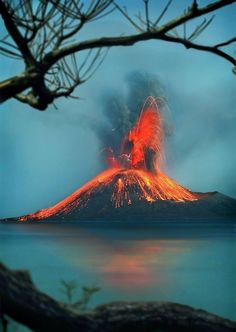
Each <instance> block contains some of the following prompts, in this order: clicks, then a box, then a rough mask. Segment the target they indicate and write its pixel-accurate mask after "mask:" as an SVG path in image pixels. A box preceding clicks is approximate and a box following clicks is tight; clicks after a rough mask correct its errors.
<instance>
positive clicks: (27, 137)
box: [0, 0, 236, 217]
mask: <svg viewBox="0 0 236 332" xmlns="http://www.w3.org/2000/svg"><path fill="white" fill-rule="evenodd" d="M164 2H165V1H158V3H157V1H154V0H153V1H152V5H153V7H152V13H153V15H154V14H155V13H156V12H157V11H160V5H162V4H163V3H164ZM208 2H209V1H199V3H200V4H202V5H205V4H206V3H208ZM120 3H122V2H121V1H120ZM123 3H126V5H127V7H128V8H129V10H130V13H131V14H132V13H137V11H138V3H142V2H141V1H139V0H137V1H125V2H124V1H123ZM187 3H189V1H174V4H173V7H172V9H171V10H170V12H169V13H168V16H167V17H166V19H168V18H171V17H174V16H175V15H176V14H178V13H180V12H181V11H182V8H183V7H184V5H185V4H187ZM180 4H181V5H180ZM235 20H236V5H235V4H234V5H233V6H230V7H228V8H224V9H222V10H220V11H217V12H216V17H215V19H214V22H213V23H212V24H211V25H210V26H209V28H208V30H207V31H205V33H204V34H203V35H202V36H201V37H200V39H199V41H200V42H206V43H207V42H209V41H210V42H209V43H211V42H212V43H215V42H219V41H221V40H224V39H228V38H230V37H233V35H234V34H235ZM164 21H165V20H164ZM164 21H163V22H164ZM0 24H1V31H0V32H2V31H3V23H2V22H0ZM191 24H192V23H191ZM190 28H191V25H190V26H189V29H190ZM127 31H129V32H132V28H131V27H130V26H129V25H128V23H127V22H126V21H125V20H124V18H123V17H121V16H120V15H119V14H118V13H117V14H115V13H114V14H112V15H111V16H108V17H105V18H104V19H103V20H101V21H97V22H96V23H93V24H91V26H88V27H87V28H86V29H85V31H84V33H83V34H81V39H86V38H92V37H95V36H98V35H100V36H105V35H120V34H121V33H123V32H127ZM231 49H232V50H233V52H234V55H235V53H236V46H231ZM0 66H1V72H0V79H5V78H8V77H10V76H12V75H14V74H17V73H20V70H21V68H22V66H21V64H20V63H19V62H17V61H16V62H15V61H9V60H8V59H6V58H4V57H1V62H0ZM134 70H140V71H146V72H147V73H152V74H154V75H157V77H159V79H160V81H161V82H162V84H163V85H164V87H165V90H166V95H167V97H168V100H169V107H170V110H171V114H172V119H173V120H172V121H173V124H174V128H175V130H174V133H173V135H172V136H171V137H169V138H168V140H167V157H168V173H169V175H170V176H171V177H172V178H174V179H175V180H177V181H179V182H180V183H182V184H183V185H185V186H187V187H189V188H190V189H192V190H196V191H214V190H217V191H221V192H223V193H225V194H228V195H231V196H233V197H236V177H235V167H236V157H235V142H236V140H235V139H236V131H235V120H236V109H235V108H236V107H235V105H236V76H235V75H233V74H232V66H231V64H230V63H228V62H226V61H225V60H223V59H221V58H219V57H217V56H215V55H212V54H208V53H203V52H199V51H194V50H186V49H184V48H183V47H182V46H179V45H174V44H169V43H165V42H159V41H150V42H145V43H144V42H143V43H139V44H136V45H135V46H133V47H128V48H124V47H118V48H113V49H111V50H110V51H109V54H108V56H107V58H106V60H105V62H104V63H103V65H102V66H101V67H100V68H99V69H98V71H97V72H96V73H95V75H94V76H93V77H92V78H91V79H90V80H89V81H88V82H86V83H85V84H84V85H81V86H79V88H78V89H77V91H76V92H77V94H78V95H79V96H80V98H81V99H80V100H67V99H60V100H58V101H57V102H56V105H57V108H58V109H57V110H56V109H54V107H52V106H50V107H49V108H48V110H47V111H46V112H39V111H37V110H34V109H32V108H30V107H29V106H26V105H23V104H21V103H19V102H17V101H14V100H10V101H8V102H6V103H4V104H2V105H0V108H1V110H0V158H1V160H0V181H1V193H0V217H7V216H16V215H21V214H25V213H28V212H32V211H34V210H38V209H40V208H43V207H47V206H49V205H51V204H54V203H56V202H57V201H59V200H60V199H62V198H64V197H65V196H67V195H68V194H70V193H71V192H73V191H74V190H75V189H76V188H77V187H79V186H80V185H82V184H83V183H85V182H86V181H87V180H89V179H90V178H91V177H92V176H95V175H96V174H97V173H98V172H99V171H100V170H101V167H102V166H101V165H100V163H99V155H100V153H101V152H100V147H99V141H98V140H97V138H96V135H95V134H94V132H93V131H92V129H91V126H90V125H89V124H90V123H91V122H93V123H94V124H97V125H99V123H102V121H103V120H104V119H103V115H102V106H103V105H102V96H103V95H104V94H106V93H109V92H110V90H111V88H112V89H115V90H117V91H118V92H121V93H124V94H125V93H126V89H127V86H126V83H125V77H126V76H127V75H128V74H129V73H130V72H131V71H134Z"/></svg>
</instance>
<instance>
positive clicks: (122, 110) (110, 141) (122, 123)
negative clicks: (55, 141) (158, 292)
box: [93, 71, 173, 160]
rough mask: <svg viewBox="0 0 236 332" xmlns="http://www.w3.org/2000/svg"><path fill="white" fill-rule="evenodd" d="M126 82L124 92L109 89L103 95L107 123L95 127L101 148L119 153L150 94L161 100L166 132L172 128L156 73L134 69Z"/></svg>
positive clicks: (160, 106) (160, 105) (169, 131)
mask: <svg viewBox="0 0 236 332" xmlns="http://www.w3.org/2000/svg"><path fill="white" fill-rule="evenodd" d="M125 83H126V89H125V90H124V92H123V93H121V92H120V91H119V92H118V91H116V90H110V91H106V95H105V96H103V99H102V104H103V106H102V113H103V115H104V117H105V120H104V123H103V124H101V125H99V126H98V125H97V124H96V125H94V128H93V129H94V131H95V132H96V135H97V137H98V139H99V141H100V145H101V150H102V151H104V152H105V151H106V149H107V148H111V149H112V150H113V152H114V153H115V154H116V155H117V154H118V153H119V149H120V142H121V139H122V137H123V136H124V135H125V134H126V133H127V131H128V130H130V129H131V128H132V127H133V126H134V124H135V122H136V120H137V118H138V116H139V114H140V111H141V110H142V106H143V104H144V102H145V100H146V98H147V97H148V96H153V97H154V98H157V100H158V106H159V108H160V110H161V113H162V117H163V120H164V129H165V133H166V135H170V134H171V132H172V130H173V129H172V128H173V126H172V121H171V117H170V114H169V111H168V106H167V104H168V103H167V97H166V93H165V89H164V87H163V85H162V84H161V82H160V80H159V78H158V77H157V76H156V75H152V74H149V73H146V72H139V71H134V72H131V73H129V74H128V75H127V76H126V79H125ZM103 157H104V155H103ZM102 159H103V160H104V159H105V158H102Z"/></svg>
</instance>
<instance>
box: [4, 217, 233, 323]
mask: <svg viewBox="0 0 236 332" xmlns="http://www.w3.org/2000/svg"><path fill="white" fill-rule="evenodd" d="M235 253H236V240H235V226H233V225H230V224H227V226H225V225H222V224H214V225H212V224H209V223H206V222H205V223H201V224H197V225H196V224H195V225H192V226H189V225H188V226H187V225H186V224H173V223H170V224H168V223H163V224H161V223H159V224H156V225H155V224H138V225H137V224H135V223H131V224H127V225H125V224H119V223H115V224H109V223H106V224H105V223H104V224H101V223H98V224H91V225H89V223H88V224H86V225H85V224H84V225H73V224H72V225H57V224H40V225H28V224H19V225H0V260H1V261H2V262H3V263H5V264H6V265H7V266H8V267H11V268H14V269H28V270H29V271H30V273H31V275H32V278H33V280H34V282H35V284H36V285H37V287H38V288H39V289H41V290H42V291H44V292H46V293H48V294H50V295H51V296H53V297H55V298H57V299H58V300H65V298H64V295H63V293H62V292H61V290H60V280H62V279H63V280H66V281H69V280H76V281H77V283H78V286H79V288H78V290H77V291H76V293H75V294H74V296H75V297H74V298H75V299H77V298H78V297H79V295H80V287H81V286H94V285H96V286H99V287H101V291H100V292H98V293H97V294H96V295H94V297H93V299H92V301H91V306H94V305H97V304H101V303H105V302H109V301H118V300H129V301H139V300H154V301H155V300H158V301H159V300H161V301H162V300H163V301H172V302H179V303H184V304H188V305H191V306H193V307H195V308H201V309H206V310H208V311H210V312H212V313H215V314H219V315H221V316H224V317H227V318H230V319H234V320H236V286H235V280H236V259H235Z"/></svg>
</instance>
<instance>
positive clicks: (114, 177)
mask: <svg viewBox="0 0 236 332" xmlns="http://www.w3.org/2000/svg"><path fill="white" fill-rule="evenodd" d="M163 141H164V129H163V120H162V115H161V112H160V109H159V107H158V105H157V102H156V100H155V99H154V98H153V97H148V98H147V100H146V102H145V103H144V106H143V108H142V110H141V112H140V115H139V117H138V119H137V121H136V124H135V125H134V127H133V128H132V129H131V130H129V131H128V133H127V134H126V135H125V136H124V137H123V139H122V141H121V144H120V153H119V155H118V156H115V155H114V153H113V151H112V149H108V150H107V151H108V153H107V161H108V166H109V167H108V168H107V169H106V170H105V171H103V172H101V173H100V174H98V175H97V176H96V177H95V178H93V179H92V180H90V181H89V182H87V183H86V184H85V185H83V186H82V187H80V188H79V189H77V190H76V191H75V192H74V193H72V194H71V195H70V196H68V197H66V198H65V199H63V200H62V201H60V202H58V203H57V204H55V205H54V206H51V207H48V208H45V209H42V210H39V211H37V212H35V213H31V214H28V215H24V216H21V217H18V218H9V219H5V221H17V222H26V221H28V222H36V221H59V222H60V221H65V222H66V221H68V222H70V221H96V220H101V221H164V220H180V221H184V220H185V221H191V220H196V219H197V220H200V219H201V220H205V219H207V220H209V219H210V220H226V219H230V220H235V219H236V218H235V217H236V200H235V199H233V198H231V197H229V196H226V195H223V194H221V193H219V192H209V193H197V192H192V191H190V190H189V189H186V188H184V187H183V186H181V185H180V184H178V183H177V182H176V181H174V180H173V179H171V178H170V177H169V176H168V175H167V174H166V173H165V171H164V168H165V167H164V159H165V157H164V144H163Z"/></svg>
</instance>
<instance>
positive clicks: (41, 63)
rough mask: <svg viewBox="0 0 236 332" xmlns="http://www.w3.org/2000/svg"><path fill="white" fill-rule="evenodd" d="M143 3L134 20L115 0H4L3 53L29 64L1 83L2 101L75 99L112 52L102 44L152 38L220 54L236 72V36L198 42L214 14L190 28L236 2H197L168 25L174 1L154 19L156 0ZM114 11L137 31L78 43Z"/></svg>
mask: <svg viewBox="0 0 236 332" xmlns="http://www.w3.org/2000/svg"><path fill="white" fill-rule="evenodd" d="M142 1H143V2H144V13H143V15H141V14H138V15H136V16H135V17H134V18H132V17H131V16H130V15H129V13H128V11H127V9H126V8H124V7H121V6H120V5H119V4H118V3H117V2H116V1H114V0H90V1H88V2H85V1H81V0H64V1H60V0H49V1H46V0H42V1H39V2H38V3H37V4H36V5H34V6H33V4H32V1H31V0H18V1H16V2H15V1H10V0H0V15H1V17H2V19H3V22H4V24H5V28H6V30H7V32H8V35H7V36H5V37H3V38H2V39H1V40H0V54H1V55H4V56H8V57H12V58H14V59H17V60H23V61H24V63H25V70H24V71H23V73H22V74H20V75H18V76H16V77H12V78H9V79H8V80H5V81H3V82H0V102H4V101H6V100H8V99H9V98H16V99H17V100H19V101H21V102H23V103H26V104H29V105H30V106H32V107H34V108H36V109H39V110H45V109H46V108H47V106H48V105H49V104H51V103H53V102H54V101H55V99H56V98H59V97H62V96H64V97H69V96H70V94H71V93H72V92H73V91H74V90H75V88H76V87H77V86H78V85H80V84H82V83H83V82H85V81H86V80H88V79H89V78H90V77H91V76H92V75H93V74H94V72H95V71H96V69H97V68H98V67H99V66H100V65H101V63H102V62H103V60H104V58H105V55H106V52H101V49H102V48H110V47H114V46H130V45H133V44H135V43H137V42H141V41H148V40H161V41H166V42H172V43H177V44H182V45H183V46H185V47H186V48H192V49H196V50H200V51H205V52H209V53H212V54H215V55H217V56H219V57H221V58H223V59H225V60H226V61H228V62H230V63H231V64H232V65H233V66H234V69H233V72H234V73H235V72H236V70H235V68H236V59H235V57H234V56H233V55H231V54H230V52H226V51H225V50H223V49H222V48H223V47H226V46H228V45H230V44H232V43H233V42H235V40H236V37H232V38H231V39H230V40H228V41H222V42H221V43H218V44H216V45H201V44H198V43H195V42H193V41H194V40H196V39H197V38H198V37H199V35H200V34H202V33H203V31H205V29H207V27H208V26H209V25H210V24H211V23H212V21H213V18H214V16H212V17H210V18H208V19H206V18H205V19H203V21H202V22H201V23H200V24H198V25H196V27H195V28H194V29H193V31H192V32H190V33H189V36H187V32H186V31H187V30H186V25H187V23H188V22H189V21H190V20H193V19H196V18H198V17H202V16H203V15H206V14H209V13H211V12H214V11H216V10H218V9H221V8H223V7H225V6H229V5H231V4H233V3H235V2H236V0H216V1H213V2H211V3H210V4H208V5H206V6H203V7H199V6H198V3H197V1H193V2H192V5H191V6H190V7H189V8H187V9H185V10H184V11H183V14H182V15H180V16H178V17H175V18H174V19H172V20H170V21H168V22H165V23H164V24H162V25H159V24H160V21H161V20H162V19H163V17H164V15H165V14H166V12H167V11H168V9H169V7H170V6H171V3H172V1H173V0H169V1H168V2H167V4H166V5H165V7H164V9H163V10H162V11H161V13H160V14H159V15H157V17H154V18H153V13H152V12H151V10H150V1H149V0H142ZM114 10H117V11H118V12H120V14H121V15H122V16H123V17H124V18H125V19H126V20H127V21H128V22H129V23H130V24H131V26H132V27H134V28H135V30H136V33H135V34H131V35H124V36H116V37H102V38H96V39H88V40H82V41H81V38H80V39H79V41H78V38H77V37H78V36H80V34H81V30H82V29H83V27H84V26H85V25H86V24H89V23H90V22H93V21H94V20H97V19H101V18H103V17H104V16H106V15H109V14H110V13H111V12H113V11H114ZM179 27H182V28H183V36H181V34H180V32H179V31H178V30H179ZM188 30H189V29H188ZM73 39H74V40H73ZM96 49H97V50H96ZM93 50H94V51H93ZM82 51H83V52H84V53H86V52H87V55H86V54H83V53H82ZM85 51H86V52H85ZM228 51H229V49H228ZM231 53H232V52H231ZM78 60H80V61H78ZM29 88H30V91H29Z"/></svg>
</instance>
